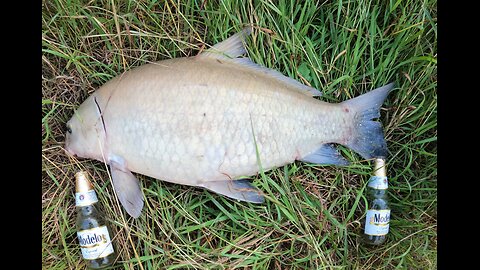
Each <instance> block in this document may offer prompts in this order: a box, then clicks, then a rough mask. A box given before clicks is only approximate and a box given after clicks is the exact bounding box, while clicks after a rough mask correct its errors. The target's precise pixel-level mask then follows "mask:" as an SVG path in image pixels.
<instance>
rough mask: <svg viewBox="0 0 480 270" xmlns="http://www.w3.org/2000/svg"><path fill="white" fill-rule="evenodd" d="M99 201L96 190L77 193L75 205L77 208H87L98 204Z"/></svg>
mask: <svg viewBox="0 0 480 270" xmlns="http://www.w3.org/2000/svg"><path fill="white" fill-rule="evenodd" d="M97 201H98V199H97V194H96V193H95V190H93V189H92V190H89V191H87V192H77V193H75V205H76V206H86V205H91V204H93V203H96V202H97Z"/></svg>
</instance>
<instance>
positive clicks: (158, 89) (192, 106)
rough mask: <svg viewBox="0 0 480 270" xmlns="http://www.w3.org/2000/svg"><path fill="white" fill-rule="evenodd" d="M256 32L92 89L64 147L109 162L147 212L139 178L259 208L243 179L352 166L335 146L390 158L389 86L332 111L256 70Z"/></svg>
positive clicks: (300, 88)
mask: <svg viewBox="0 0 480 270" xmlns="http://www.w3.org/2000/svg"><path fill="white" fill-rule="evenodd" d="M250 32H251V29H250V28H246V29H244V30H243V31H241V32H239V33H237V34H235V35H233V36H232V37H230V38H229V39H227V40H225V41H223V42H221V43H218V44H216V45H215V46H213V47H212V48H211V49H209V50H207V51H205V52H203V53H201V54H199V55H197V56H194V57H184V58H176V59H170V60H164V61H160V62H156V63H151V64H145V65H143V66H139V67H136V68H133V69H132V70H130V71H127V72H125V73H123V74H121V75H119V76H117V77H115V78H114V79H112V80H110V81H109V82H107V83H106V84H105V85H103V86H102V87H100V88H99V89H98V90H97V91H95V92H94V93H93V94H92V95H91V96H90V97H88V98H87V99H86V100H85V101H84V102H83V103H82V104H81V105H80V107H79V108H78V109H77V110H76V112H75V113H74V115H73V116H72V118H71V119H70V120H69V121H68V123H67V134H66V144H65V149H66V150H67V151H68V152H69V153H70V154H73V155H77V156H79V157H83V158H92V159H97V160H100V161H104V160H105V161H106V162H107V163H108V164H109V166H110V170H111V175H112V180H113V185H114V188H115V192H116V194H117V195H118V198H119V200H120V202H121V204H122V205H123V207H124V208H125V209H126V211H127V213H128V214H130V215H131V216H133V217H138V216H139V215H140V213H141V210H142V208H143V194H142V191H141V189H140V183H139V182H138V180H137V178H136V177H135V176H134V175H133V174H132V172H136V173H139V174H143V175H147V176H150V177H153V178H156V179H161V180H164V181H168V182H172V183H177V184H182V185H189V186H197V187H203V188H206V189H208V190H211V191H214V192H217V193H220V194H223V195H225V196H228V197H231V198H234V199H238V200H243V201H249V202H253V203H261V202H263V201H264V197H263V195H262V193H261V192H260V191H259V190H257V189H256V188H254V187H253V186H252V185H251V184H250V183H249V182H248V181H247V180H245V179H243V180H239V178H244V177H245V176H251V175H254V174H255V173H257V172H259V171H260V170H261V169H263V170H265V171H266V170H269V169H272V168H274V167H278V166H283V165H285V164H288V163H291V162H294V161H295V160H301V161H304V162H310V163H317V164H334V165H346V164H348V162H347V161H346V160H345V159H344V158H343V157H342V156H341V155H340V153H338V152H337V150H336V149H335V147H334V145H333V144H332V143H337V144H342V145H345V146H347V147H349V148H351V149H352V150H354V151H355V152H357V153H359V154H360V155H361V156H362V157H364V158H367V159H368V158H373V157H379V156H385V155H386V152H387V148H386V143H385V140H384V138H383V130H382V127H381V124H380V123H379V122H377V121H373V119H374V118H378V117H379V115H380V114H379V108H380V106H381V104H382V103H383V101H384V99H385V98H386V96H387V95H388V93H389V91H390V90H391V89H392V88H393V84H388V85H386V86H383V87H380V88H378V89H375V90H372V91H370V92H368V93H366V94H363V95H361V96H359V97H356V98H353V99H350V100H347V101H344V102H341V103H338V104H331V103H327V102H323V101H320V100H318V99H315V98H314V97H313V96H319V95H320V92H319V91H318V90H316V89H314V88H311V87H309V86H306V85H303V84H301V83H299V82H298V81H295V80H293V79H291V78H288V77H286V76H284V75H282V74H281V73H279V72H277V71H274V70H271V69H268V68H265V67H262V66H259V65H257V64H255V63H253V62H252V61H251V60H250V59H249V58H246V57H241V56H242V55H243V54H244V53H245V48H244V44H243V43H244V39H245V37H246V36H247V35H248V34H250Z"/></svg>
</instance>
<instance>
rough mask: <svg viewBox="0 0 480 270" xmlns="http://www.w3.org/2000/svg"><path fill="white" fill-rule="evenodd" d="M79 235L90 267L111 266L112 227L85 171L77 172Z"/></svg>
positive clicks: (76, 193) (112, 254) (113, 257)
mask: <svg viewBox="0 0 480 270" xmlns="http://www.w3.org/2000/svg"><path fill="white" fill-rule="evenodd" d="M75 180H76V184H75V189H76V190H75V206H76V212H77V223H76V225H77V237H78V241H79V243H80V250H81V251H82V257H83V258H84V259H85V262H86V264H87V267H88V268H90V269H101V268H105V267H107V266H110V265H111V264H112V263H113V261H114V259H115V257H116V256H115V250H114V248H113V245H112V242H111V237H110V235H112V234H111V232H110V229H109V228H108V227H107V224H106V222H105V219H104V218H103V213H101V212H100V211H99V209H98V208H97V201H98V199H97V195H96V193H95V190H94V189H93V186H92V183H91V182H90V181H89V180H88V177H87V173H86V172H84V171H81V172H78V173H76V174H75Z"/></svg>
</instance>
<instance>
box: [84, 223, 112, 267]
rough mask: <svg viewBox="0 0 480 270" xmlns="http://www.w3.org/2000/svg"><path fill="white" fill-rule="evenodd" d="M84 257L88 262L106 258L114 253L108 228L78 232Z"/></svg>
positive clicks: (102, 227)
mask: <svg viewBox="0 0 480 270" xmlns="http://www.w3.org/2000/svg"><path fill="white" fill-rule="evenodd" d="M77 236H78V242H79V243H80V249H81V251H82V256H83V258H85V259H86V260H93V259H98V258H103V257H106V256H108V255H110V254H112V253H113V246H112V242H111V240H110V235H109V234H108V230H107V226H101V227H97V228H93V229H89V230H83V231H79V232H77Z"/></svg>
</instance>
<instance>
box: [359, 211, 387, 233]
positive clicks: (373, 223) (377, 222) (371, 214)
mask: <svg viewBox="0 0 480 270" xmlns="http://www.w3.org/2000/svg"><path fill="white" fill-rule="evenodd" d="M389 222H390V210H368V211H367V217H366V218H365V234H368V235H386V234H387V233H388V227H389Z"/></svg>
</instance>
